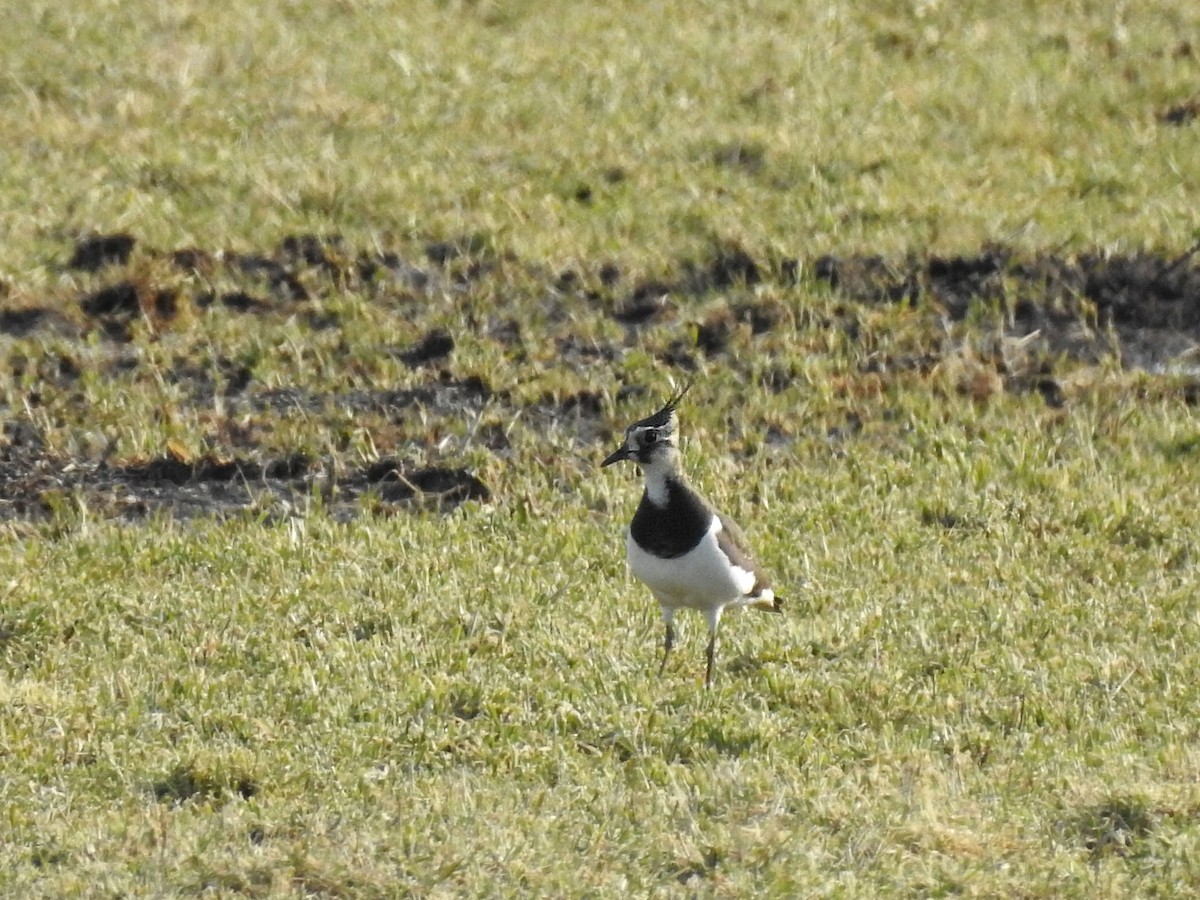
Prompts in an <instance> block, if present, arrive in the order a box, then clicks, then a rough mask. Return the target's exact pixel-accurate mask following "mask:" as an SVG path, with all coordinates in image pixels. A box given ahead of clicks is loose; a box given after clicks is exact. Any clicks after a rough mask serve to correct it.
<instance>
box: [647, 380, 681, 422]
mask: <svg viewBox="0 0 1200 900" xmlns="http://www.w3.org/2000/svg"><path fill="white" fill-rule="evenodd" d="M691 386H692V382H690V381H689V382H688V383H687V384H685V385H684V386H683V387H682V388H680V389H679V390H678V391H677V392H676V393H675V395H674V396H673V397H671V399H670V400H668V401H667V405H666V406H664V407H663V408H662V409H660V410H659V411H658V412H656V413H655V414H654V415H652V416H647V417H646V418H644V419H642V420H641V421H640V422H636V423H634V427H635V428H638V427H640V428H662V427H664V426H665V425H667V423H669V422H670V421H671V414H672V413H673V412H675V407H677V406H678V405H679V401H680V400H682V399H683V395H684V394H686V393H687V392H688V390H689V389H690V388H691Z"/></svg>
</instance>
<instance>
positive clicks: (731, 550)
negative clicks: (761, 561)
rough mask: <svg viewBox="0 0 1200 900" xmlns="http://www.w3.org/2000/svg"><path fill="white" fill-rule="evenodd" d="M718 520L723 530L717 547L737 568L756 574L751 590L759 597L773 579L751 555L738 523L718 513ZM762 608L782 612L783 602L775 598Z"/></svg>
mask: <svg viewBox="0 0 1200 900" xmlns="http://www.w3.org/2000/svg"><path fill="white" fill-rule="evenodd" d="M717 518H718V519H720V520H721V530H720V532H718V534H717V546H718V547H720V548H721V552H722V553H724V554H725V555H726V556H728V557H729V561H730V562H732V563H733V564H734V565H735V566H737V567H738V568H740V569H745V570H746V571H747V572H753V573H754V587H752V588H751V589H750V596H751V597H755V596H758V595H759V594H761V593H762V592H763V591H765V590H766V589H767V588H769V587H770V586H771V579H770V578H768V577H767V573H766V572H764V571H763V570H762V569H761V568H760V567H759V565H758V563H757V562H755V560H754V557H753V556H752V555H751V553H750V545H749V542H748V541H747V540H746V536H745V535H744V534H742V529H740V528H738V526H737V523H736V522H734V521H733V520H732V519H730V518H729V517H728V516H726V515H725V514H724V513H717ZM764 599H765V598H764ZM762 608H763V609H770V610H773V611H775V612H782V611H783V601H782V600H781V599H780V598H778V597H775V598H774V599H773V600H772V601H771V605H770V606H766V605H765V604H764V606H763V607H762Z"/></svg>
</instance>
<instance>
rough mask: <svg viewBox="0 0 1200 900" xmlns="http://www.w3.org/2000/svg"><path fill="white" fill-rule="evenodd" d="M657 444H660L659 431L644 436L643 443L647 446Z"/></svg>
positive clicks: (649, 432)
mask: <svg viewBox="0 0 1200 900" xmlns="http://www.w3.org/2000/svg"><path fill="white" fill-rule="evenodd" d="M657 442H658V432H657V431H647V432H646V433H645V434H644V435H642V443H644V444H646V445H647V446H649V445H650V444H655V443H657Z"/></svg>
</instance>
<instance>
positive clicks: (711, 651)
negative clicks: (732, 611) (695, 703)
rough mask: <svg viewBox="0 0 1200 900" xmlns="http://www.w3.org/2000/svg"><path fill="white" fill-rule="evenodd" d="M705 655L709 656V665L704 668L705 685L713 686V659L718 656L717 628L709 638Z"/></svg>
mask: <svg viewBox="0 0 1200 900" xmlns="http://www.w3.org/2000/svg"><path fill="white" fill-rule="evenodd" d="M705 655H706V656H707V657H708V667H707V668H706V669H705V670H704V686H705V687H706V688H711V687H712V670H713V660H714V659H715V658H716V656H717V632H716V630H715V629H714V630H713V632H712V636H711V637H710V638H709V639H708V650H707V651H706V653H705Z"/></svg>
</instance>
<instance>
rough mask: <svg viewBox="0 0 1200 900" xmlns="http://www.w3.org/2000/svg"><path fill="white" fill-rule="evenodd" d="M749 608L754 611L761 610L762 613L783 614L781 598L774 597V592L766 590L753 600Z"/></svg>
mask: <svg viewBox="0 0 1200 900" xmlns="http://www.w3.org/2000/svg"><path fill="white" fill-rule="evenodd" d="M750 606H751V607H753V608H754V609H761V610H762V611H763V612H773V613H781V612H783V598H782V597H776V596H775V592H774V591H773V590H771V589H770V588H767V589H766V590H764V591H763V592H762V593H761V594H759V595H758V597H756V598H755V599H754V601H753V602H752V603H751V604H750Z"/></svg>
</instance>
